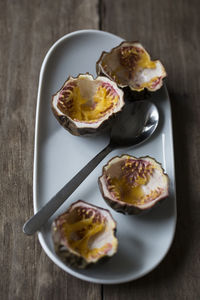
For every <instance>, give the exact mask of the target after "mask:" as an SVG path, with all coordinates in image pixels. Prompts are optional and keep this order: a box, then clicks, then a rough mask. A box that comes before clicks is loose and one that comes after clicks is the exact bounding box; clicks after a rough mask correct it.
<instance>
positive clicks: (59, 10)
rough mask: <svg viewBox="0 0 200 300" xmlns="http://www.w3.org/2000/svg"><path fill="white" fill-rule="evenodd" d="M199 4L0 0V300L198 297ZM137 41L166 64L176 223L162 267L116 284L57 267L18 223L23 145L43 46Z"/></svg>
mask: <svg viewBox="0 0 200 300" xmlns="http://www.w3.org/2000/svg"><path fill="white" fill-rule="evenodd" d="M199 12H200V2H199V1H198V0H196V1H195V0H190V1H189V0H185V1H181V0H176V1H174V0H168V1H167V0H159V1H154V0H152V1H151V0H148V1H145V0H126V1H124V0H109V1H106V0H82V1H80V0H79V1H78V0H73V1H70V0H67V1H66V0H56V1H54V0H46V1H39V0H36V1H26V0H13V1H11V0H1V1H0V89H1V97H0V105H1V106H0V108H1V109H0V122H1V126H0V136H1V150H0V151H1V160H0V172H1V173H0V178H1V180H0V193H1V197H0V201H1V229H0V234H1V249H2V250H1V262H0V266H1V283H0V284H1V285H0V299H2V300H4V299H11V300H13V299H15V300H16V299H20V300H22V299H55V300H57V299H67V300H68V299H70V300H78V299H89V300H90V299H92V300H93V299H94V300H99V299H104V300H114V299H115V300H120V299H126V300H129V299H137V300H140V299H145V300H150V299H163V300H165V299H167V300H168V299H181V300H183V299H190V300H193V299H194V300H197V299H200V255H199V249H200V238H199V237H200V180H199V178H200V163H199V152H200V130H199V128H200V100H199V94H200V55H199V49H200V39H199V32H200V22H199ZM88 28H89V29H101V30H105V31H108V32H112V33H114V34H117V35H119V36H121V37H123V38H124V39H126V40H139V41H141V42H142V43H143V44H144V45H145V47H146V48H147V49H148V50H149V52H150V53H151V55H152V57H154V58H156V57H159V58H162V62H163V63H164V65H165V66H166V69H167V73H168V78H167V80H166V84H167V87H168V90H169V94H170V98H171V104H172V117H173V131H174V151H175V160H176V163H175V167H176V188H177V207H178V221H177V229H176V234H175V239H174V242H173V244H172V247H171V249H170V251H169V253H168V254H167V256H166V258H165V259H164V261H163V262H162V263H161V264H160V265H159V266H158V267H157V268H156V269H155V270H154V271H152V272H151V273H149V274H148V275H146V276H145V277H143V278H141V279H138V280H136V281H133V282H130V283H126V284H121V285H115V286H112V285H104V286H102V285H98V284H93V283H88V282H84V281H81V280H79V279H76V278H74V277H72V276H71V275H68V274H66V273H65V272H64V271H62V270H61V269H59V268H58V267H57V266H56V265H55V264H54V263H53V262H52V261H51V260H50V259H49V258H48V257H47V256H46V254H45V253H44V251H43V250H42V248H41V246H40V244H39V242H38V239H37V236H32V237H27V236H25V235H24V234H23V233H22V225H23V223H24V221H25V220H26V219H28V218H29V217H30V216H31V215H32V214H33V199H32V197H33V195H32V181H33V174H32V169H33V154H34V153H33V148H34V124H35V110H36V98H37V86H38V78H39V71H40V66H41V63H42V61H43V58H44V56H45V54H46V52H47V51H48V49H49V48H50V46H51V45H52V44H53V43H54V42H55V41H56V40H57V39H58V38H60V37H62V36H63V35H65V34H67V33H69V32H72V31H75V30H79V29H88Z"/></svg>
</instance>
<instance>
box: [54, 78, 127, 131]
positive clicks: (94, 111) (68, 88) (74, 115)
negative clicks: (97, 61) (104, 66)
mask: <svg viewBox="0 0 200 300" xmlns="http://www.w3.org/2000/svg"><path fill="white" fill-rule="evenodd" d="M123 95H124V93H123V91H122V90H121V89H119V88H118V87H117V85H116V83H114V82H113V81H111V80H110V79H108V78H106V77H102V76H99V77H97V78H96V79H94V78H93V76H92V75H90V74H82V75H79V76H78V77H76V78H73V77H69V79H68V80H67V81H66V82H65V83H64V85H63V87H62V88H61V89H60V90H59V91H58V92H57V93H56V94H55V95H54V96H53V98H52V110H53V113H54V115H55V117H56V118H57V120H58V121H59V123H60V124H61V125H62V126H63V127H64V128H65V129H67V130H68V131H69V132H70V133H72V134H74V135H90V134H93V133H97V132H99V131H101V130H103V129H105V128H106V127H107V126H108V123H109V122H108V120H110V119H112V117H113V116H114V115H115V114H116V113H117V112H119V111H121V109H122V107H123V106H124V99H123Z"/></svg>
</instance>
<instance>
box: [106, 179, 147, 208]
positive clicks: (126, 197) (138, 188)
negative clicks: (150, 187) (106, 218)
mask: <svg viewBox="0 0 200 300" xmlns="http://www.w3.org/2000/svg"><path fill="white" fill-rule="evenodd" d="M147 183H148V178H147V177H146V176H145V177H140V176H138V177H137V179H136V180H135V182H134V185H131V184H130V183H128V182H127V180H126V178H124V177H122V178H116V177H114V178H112V179H111V181H110V184H111V186H112V188H113V191H114V193H115V195H116V196H117V198H118V200H121V201H123V202H126V203H131V204H143V203H144V198H145V194H144V192H143V189H142V186H143V185H145V184H147Z"/></svg>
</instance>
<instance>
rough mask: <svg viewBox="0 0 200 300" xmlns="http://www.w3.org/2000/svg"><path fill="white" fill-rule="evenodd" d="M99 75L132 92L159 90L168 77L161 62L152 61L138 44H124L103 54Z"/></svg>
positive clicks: (97, 66)
mask: <svg viewBox="0 0 200 300" xmlns="http://www.w3.org/2000/svg"><path fill="white" fill-rule="evenodd" d="M96 69H97V74H99V75H100V74H103V75H105V76H107V77H108V78H110V79H112V80H114V81H115V82H116V83H117V84H118V86H119V87H122V88H124V87H127V86H129V88H130V89H131V90H132V91H138V92H140V91H142V90H144V89H145V88H146V89H147V90H149V91H155V90H158V89H159V88H160V87H161V86H162V79H163V78H164V77H165V76H166V72H165V69H164V66H163V65H162V64H161V62H160V61H159V60H155V61H152V60H151V59H150V56H149V54H148V52H147V51H146V50H145V49H144V47H143V46H142V45H141V44H140V43H138V42H122V43H121V44H120V45H119V46H117V47H115V48H113V49H112V50H111V51H110V52H103V53H102V55H101V57H100V59H99V60H98V61H97V64H96Z"/></svg>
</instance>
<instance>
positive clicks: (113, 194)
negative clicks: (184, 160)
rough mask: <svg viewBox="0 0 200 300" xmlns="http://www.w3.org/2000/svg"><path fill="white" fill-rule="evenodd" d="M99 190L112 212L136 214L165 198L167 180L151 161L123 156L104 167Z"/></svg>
mask: <svg viewBox="0 0 200 300" xmlns="http://www.w3.org/2000/svg"><path fill="white" fill-rule="evenodd" d="M99 187H100V191H101V193H102V195H103V197H104V199H105V200H106V202H107V203H108V204H109V205H110V206H111V207H112V208H113V209H114V210H116V211H118V212H121V213H128V214H139V213H141V212H144V211H146V210H148V209H150V208H151V207H153V206H154V205H155V204H156V203H158V202H159V201H160V200H161V199H164V198H166V197H168V189H169V178H168V175H167V174H165V173H164V170H163V168H162V166H161V164H160V163H158V162H157V161H156V160H155V159H154V158H151V157H148V156H146V157H140V158H136V157H134V156H130V155H122V156H121V157H118V156H116V157H114V158H113V159H111V160H110V161H109V162H108V164H107V165H105V166H104V167H103V173H102V176H101V177H100V178H99Z"/></svg>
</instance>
